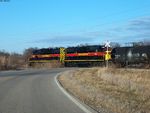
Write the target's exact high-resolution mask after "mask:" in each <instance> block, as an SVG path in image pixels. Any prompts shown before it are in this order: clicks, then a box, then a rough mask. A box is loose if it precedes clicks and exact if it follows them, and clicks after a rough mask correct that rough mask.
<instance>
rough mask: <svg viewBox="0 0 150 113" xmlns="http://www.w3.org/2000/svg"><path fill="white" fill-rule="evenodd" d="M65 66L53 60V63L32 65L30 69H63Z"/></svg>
mask: <svg viewBox="0 0 150 113" xmlns="http://www.w3.org/2000/svg"><path fill="white" fill-rule="evenodd" d="M62 66H63V65H62V64H61V63H60V62H59V61H57V60H53V61H51V62H45V63H41V62H39V63H32V64H31V66H30V67H32V68H40V69H41V68H58V67H62Z"/></svg>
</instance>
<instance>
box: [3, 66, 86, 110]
mask: <svg viewBox="0 0 150 113" xmlns="http://www.w3.org/2000/svg"><path fill="white" fill-rule="evenodd" d="M65 70H67V69H50V70H21V71H5V72H0V113H84V112H83V111H82V110H81V109H80V108H79V107H78V106H77V105H76V104H75V103H73V102H72V101H71V100H70V99H69V98H68V97H67V96H66V95H64V93H63V92H62V91H61V90H60V89H59V87H58V86H57V84H56V82H55V81H54V77H55V76H56V74H57V73H59V72H62V71H65Z"/></svg>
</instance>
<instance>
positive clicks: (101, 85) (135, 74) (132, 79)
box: [59, 68, 150, 113]
mask: <svg viewBox="0 0 150 113" xmlns="http://www.w3.org/2000/svg"><path fill="white" fill-rule="evenodd" d="M59 81H60V82H61V84H62V85H63V87H64V88H65V89H66V90H67V91H69V92H70V93H71V94H73V95H74V96H76V97H77V98H79V99H80V100H81V101H82V102H84V103H86V104H88V105H89V106H91V107H93V108H94V109H96V110H97V111H104V112H106V113H111V112H112V113H150V70H144V69H141V70H139V69H108V70H107V69H104V68H102V69H101V68H91V69H78V70H74V71H73V70H72V71H68V72H65V73H63V74H62V75H61V76H60V77H59Z"/></svg>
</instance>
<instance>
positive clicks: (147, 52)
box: [111, 45, 150, 67]
mask: <svg viewBox="0 0 150 113" xmlns="http://www.w3.org/2000/svg"><path fill="white" fill-rule="evenodd" d="M111 58H112V62H113V63H114V64H115V65H116V66H118V67H125V66H132V67H133V66H134V67H150V46H148V45H147V46H135V47H116V48H114V49H113V50H112V51H111Z"/></svg>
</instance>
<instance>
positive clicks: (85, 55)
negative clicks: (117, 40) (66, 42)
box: [29, 45, 150, 67]
mask: <svg viewBox="0 0 150 113" xmlns="http://www.w3.org/2000/svg"><path fill="white" fill-rule="evenodd" d="M54 60H56V61H59V62H61V63H62V64H63V65H64V66H67V67H70V66H105V64H106V61H109V63H110V64H113V65H115V66H117V67H125V66H148V67H150V46H137V47H133V46H132V47H115V48H109V49H108V51H106V48H105V47H104V46H103V45H87V46H77V47H67V48H63V47H60V48H45V49H38V50H34V51H33V53H32V55H31V57H30V58H29V64H30V65H32V64H34V63H47V62H51V61H54Z"/></svg>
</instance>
